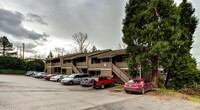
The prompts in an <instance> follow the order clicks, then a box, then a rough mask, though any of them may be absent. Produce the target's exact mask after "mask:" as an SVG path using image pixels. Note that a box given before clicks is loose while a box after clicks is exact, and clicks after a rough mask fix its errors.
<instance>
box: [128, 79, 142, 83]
mask: <svg viewBox="0 0 200 110" xmlns="http://www.w3.org/2000/svg"><path fill="white" fill-rule="evenodd" d="M128 82H129V83H140V80H130V81H128Z"/></svg>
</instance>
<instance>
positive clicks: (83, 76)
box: [81, 74, 89, 78]
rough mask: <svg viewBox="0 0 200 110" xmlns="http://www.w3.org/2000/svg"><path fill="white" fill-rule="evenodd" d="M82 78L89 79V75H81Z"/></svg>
mask: <svg viewBox="0 0 200 110" xmlns="http://www.w3.org/2000/svg"><path fill="white" fill-rule="evenodd" d="M81 77H82V78H85V77H89V75H87V74H84V75H81Z"/></svg>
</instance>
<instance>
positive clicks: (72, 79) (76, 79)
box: [60, 73, 89, 85]
mask: <svg viewBox="0 0 200 110" xmlns="http://www.w3.org/2000/svg"><path fill="white" fill-rule="evenodd" d="M85 77H89V75H88V74H83V73H78V74H71V75H69V76H68V77H67V78H64V79H62V80H61V81H60V82H61V84H70V85H73V84H80V81H81V79H82V78H85Z"/></svg>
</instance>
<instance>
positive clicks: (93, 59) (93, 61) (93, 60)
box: [91, 58, 100, 64]
mask: <svg viewBox="0 0 200 110" xmlns="http://www.w3.org/2000/svg"><path fill="white" fill-rule="evenodd" d="M91 60H92V61H91V63H92V64H96V63H100V59H97V58H92V59H91Z"/></svg>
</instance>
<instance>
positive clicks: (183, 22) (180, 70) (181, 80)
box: [165, 0, 199, 89]
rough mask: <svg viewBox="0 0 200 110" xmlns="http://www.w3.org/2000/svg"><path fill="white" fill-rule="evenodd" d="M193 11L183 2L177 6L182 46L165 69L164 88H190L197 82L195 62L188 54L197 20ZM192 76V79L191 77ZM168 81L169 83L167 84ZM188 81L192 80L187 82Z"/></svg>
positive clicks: (190, 6)
mask: <svg viewBox="0 0 200 110" xmlns="http://www.w3.org/2000/svg"><path fill="white" fill-rule="evenodd" d="M194 12H195V9H194V8H193V7H192V4H191V3H189V2H187V0H183V1H182V3H181V4H180V5H179V6H178V14H179V16H180V19H179V25H178V27H179V28H180V31H179V36H180V38H179V42H182V45H180V47H179V52H178V53H177V55H176V58H175V59H174V62H173V63H172V65H171V66H169V67H168V68H167V70H168V71H167V72H168V74H167V79H166V82H165V86H166V87H171V88H176V89H178V88H182V87H183V86H188V85H189V86H191V85H192V84H194V83H196V82H198V81H197V79H199V75H198V74H199V73H198V70H197V69H196V66H197V64H196V61H195V59H194V58H192V55H191V54H190V49H191V48H192V43H193V37H194V35H193V34H194V32H195V29H196V27H197V24H198V20H197V18H196V17H195V16H194ZM191 76H192V77H191ZM169 80H170V83H169V84H168V82H169ZM188 80H192V81H190V82H188Z"/></svg>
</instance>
